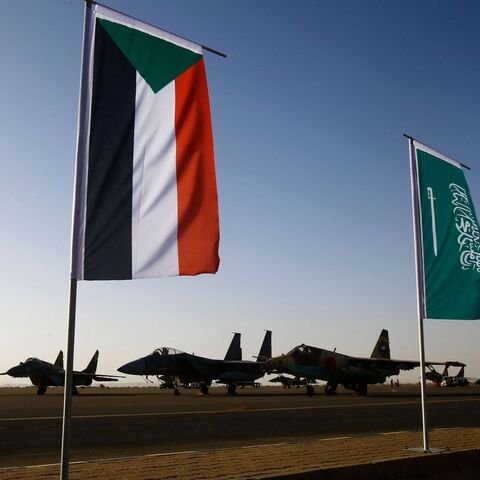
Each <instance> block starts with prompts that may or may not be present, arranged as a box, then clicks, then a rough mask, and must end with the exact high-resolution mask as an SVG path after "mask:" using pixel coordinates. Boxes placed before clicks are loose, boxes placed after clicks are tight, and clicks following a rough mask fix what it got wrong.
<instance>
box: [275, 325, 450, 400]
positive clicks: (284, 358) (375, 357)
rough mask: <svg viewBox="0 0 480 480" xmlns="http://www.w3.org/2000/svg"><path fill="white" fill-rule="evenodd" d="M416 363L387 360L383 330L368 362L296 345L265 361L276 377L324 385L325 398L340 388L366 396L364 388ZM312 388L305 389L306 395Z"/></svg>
mask: <svg viewBox="0 0 480 480" xmlns="http://www.w3.org/2000/svg"><path fill="white" fill-rule="evenodd" d="M427 364H428V365H445V362H427ZM419 365H420V362H418V361H416V360H394V359H391V358H390V346H389V340H388V331H387V330H382V332H381V333H380V337H379V338H378V341H377V343H376V345H375V348H374V349H373V352H372V355H371V357H370V358H363V357H352V356H349V355H344V354H341V353H337V352H336V351H335V350H334V351H333V352H332V351H329V350H325V349H323V348H317V347H312V346H309V345H305V344H302V345H299V346H297V347H295V348H294V349H292V350H291V351H290V352H288V353H287V354H286V355H280V356H279V357H274V358H271V359H270V360H267V366H268V370H269V371H270V372H276V373H289V374H291V375H295V376H299V377H307V378H316V379H319V380H324V381H326V382H327V384H326V386H325V394H326V395H333V394H334V393H335V390H336V388H337V386H338V385H339V384H341V385H343V386H344V387H345V388H346V389H349V390H353V391H354V392H355V393H356V394H357V395H366V394H367V385H369V384H375V383H384V382H385V380H386V378H387V377H390V376H392V375H398V374H399V373H400V370H411V369H413V368H415V367H418V366H419ZM313 394H314V388H313V386H312V385H307V395H309V396H312V395H313Z"/></svg>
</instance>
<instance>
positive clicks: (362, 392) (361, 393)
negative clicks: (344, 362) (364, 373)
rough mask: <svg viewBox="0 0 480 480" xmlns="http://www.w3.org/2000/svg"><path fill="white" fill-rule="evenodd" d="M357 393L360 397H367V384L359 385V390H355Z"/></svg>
mask: <svg viewBox="0 0 480 480" xmlns="http://www.w3.org/2000/svg"><path fill="white" fill-rule="evenodd" d="M355 392H356V393H357V395H358V396H360V397H365V396H366V395H367V393H368V387H367V384H366V383H359V384H358V385H357V388H356V389H355Z"/></svg>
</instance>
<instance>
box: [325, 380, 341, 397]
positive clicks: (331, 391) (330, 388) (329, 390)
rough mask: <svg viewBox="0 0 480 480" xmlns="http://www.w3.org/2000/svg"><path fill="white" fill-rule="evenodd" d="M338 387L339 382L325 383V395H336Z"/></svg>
mask: <svg viewBox="0 0 480 480" xmlns="http://www.w3.org/2000/svg"><path fill="white" fill-rule="evenodd" d="M337 387H338V383H330V382H328V383H327V384H326V385H325V395H336V394H337V393H336V392H335V390H336V389H337Z"/></svg>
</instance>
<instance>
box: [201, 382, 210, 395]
mask: <svg viewBox="0 0 480 480" xmlns="http://www.w3.org/2000/svg"><path fill="white" fill-rule="evenodd" d="M200 393H201V394H202V395H208V385H207V384H205V383H201V384H200Z"/></svg>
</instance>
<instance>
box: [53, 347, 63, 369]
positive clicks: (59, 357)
mask: <svg viewBox="0 0 480 480" xmlns="http://www.w3.org/2000/svg"><path fill="white" fill-rule="evenodd" d="M54 365H55V366H56V367H59V368H61V369H62V370H63V352H62V351H61V350H60V351H59V352H58V355H57V359H56V360H55V363H54Z"/></svg>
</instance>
